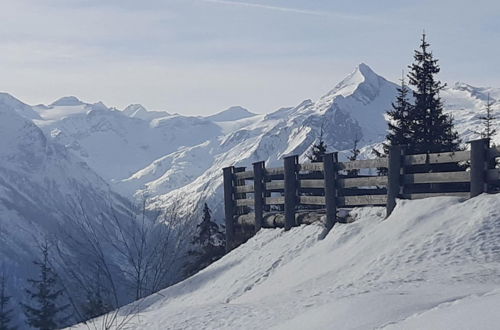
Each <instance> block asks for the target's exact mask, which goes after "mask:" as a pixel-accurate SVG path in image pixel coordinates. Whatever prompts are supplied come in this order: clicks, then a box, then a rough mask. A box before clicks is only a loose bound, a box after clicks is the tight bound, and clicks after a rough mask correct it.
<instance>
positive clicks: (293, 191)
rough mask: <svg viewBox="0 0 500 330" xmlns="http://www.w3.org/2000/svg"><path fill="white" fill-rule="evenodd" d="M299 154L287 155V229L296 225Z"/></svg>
mask: <svg viewBox="0 0 500 330" xmlns="http://www.w3.org/2000/svg"><path fill="white" fill-rule="evenodd" d="M297 164H298V156H288V157H285V175H284V178H285V230H290V228H292V227H294V226H296V221H295V209H296V206H297V187H298V184H297Z"/></svg>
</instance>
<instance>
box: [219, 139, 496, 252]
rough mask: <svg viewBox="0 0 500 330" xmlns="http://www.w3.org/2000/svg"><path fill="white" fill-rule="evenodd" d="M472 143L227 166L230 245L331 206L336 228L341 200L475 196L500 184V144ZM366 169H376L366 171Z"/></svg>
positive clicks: (344, 203) (329, 216)
mask: <svg viewBox="0 0 500 330" xmlns="http://www.w3.org/2000/svg"><path fill="white" fill-rule="evenodd" d="M470 146H471V148H470V149H471V150H470V151H457V152H446V153H435V154H421V155H405V154H404V148H403V147H401V146H392V147H391V148H390V150H389V153H388V157H386V158H376V159H368V160H355V161H350V162H339V161H338V158H337V153H329V154H326V155H325V156H324V159H323V162H318V163H306V164H299V162H298V156H289V157H285V158H284V166H283V167H278V168H266V167H265V163H264V162H262V161H261V162H256V163H254V164H253V167H252V169H246V168H244V167H233V166H232V167H227V168H224V169H223V174H224V205H225V208H224V210H225V220H226V241H227V249H228V250H231V249H233V248H234V247H236V246H237V245H239V244H241V243H242V242H243V241H244V240H246V239H247V238H248V237H250V236H251V235H253V234H254V233H255V232H257V231H258V230H260V229H261V228H262V227H275V226H280V227H284V228H285V229H286V230H288V229H290V228H292V227H294V226H297V225H299V224H300V223H307V222H308V221H310V219H307V217H304V216H303V215H300V214H303V213H307V212H310V213H311V212H316V213H321V214H325V215H326V223H325V225H326V227H327V228H328V229H330V228H331V227H332V226H333V225H334V224H335V222H336V221H337V210H338V208H349V207H356V206H369V205H370V206H385V207H386V210H387V216H389V215H390V214H391V212H392V211H393V209H394V207H395V206H396V199H397V198H407V199H420V198H427V197H434V196H459V197H464V198H469V197H475V196H477V195H479V194H481V193H484V192H492V191H493V190H494V189H498V187H499V186H500V171H499V169H498V168H495V165H496V158H498V157H500V148H498V147H496V148H495V147H493V148H490V146H489V140H488V139H481V140H476V141H472V142H470ZM366 169H372V170H371V172H372V173H373V172H375V170H377V171H376V172H377V174H376V175H373V174H372V175H367V174H363V173H365V172H366ZM381 169H383V170H381ZM382 173H383V175H380V174H382Z"/></svg>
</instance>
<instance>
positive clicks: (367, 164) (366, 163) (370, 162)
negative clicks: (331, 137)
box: [338, 158, 388, 170]
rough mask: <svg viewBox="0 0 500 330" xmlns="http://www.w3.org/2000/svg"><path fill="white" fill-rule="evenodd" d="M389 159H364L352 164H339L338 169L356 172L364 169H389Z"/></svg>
mask: <svg viewBox="0 0 500 330" xmlns="http://www.w3.org/2000/svg"><path fill="white" fill-rule="evenodd" d="M387 166H388V165H387V158H376V159H362V160H354V161H352V162H339V163H338V168H339V169H340V170H356V169H362V168H377V167H387Z"/></svg>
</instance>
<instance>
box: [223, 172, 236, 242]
mask: <svg viewBox="0 0 500 330" xmlns="http://www.w3.org/2000/svg"><path fill="white" fill-rule="evenodd" d="M222 171H223V173H224V215H225V224H226V252H229V251H231V250H232V249H233V246H234V243H235V242H234V214H235V212H234V211H235V204H234V188H233V176H234V166H231V167H226V168H224V169H223V170H222Z"/></svg>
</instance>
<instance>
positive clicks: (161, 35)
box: [0, 0, 500, 114]
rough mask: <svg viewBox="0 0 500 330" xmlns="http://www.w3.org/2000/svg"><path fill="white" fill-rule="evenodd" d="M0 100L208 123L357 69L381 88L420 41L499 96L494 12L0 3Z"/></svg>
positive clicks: (391, 5)
mask: <svg viewBox="0 0 500 330" xmlns="http://www.w3.org/2000/svg"><path fill="white" fill-rule="evenodd" d="M1 3H2V7H1V11H0V63H1V65H0V79H1V80H0V81H1V82H2V85H1V86H0V90H3V91H6V92H9V93H11V94H13V95H14V96H16V97H18V98H20V99H21V100H22V101H24V102H28V103H30V104H37V103H46V104H47V103H51V102H52V101H54V100H55V99H57V98H59V97H60V96H64V95H75V96H77V97H79V98H81V99H82V100H84V101H87V102H97V101H103V102H104V103H105V104H106V105H108V106H116V107H120V108H121V107H124V106H126V105H128V104H130V103H141V104H143V105H144V106H146V107H147V108H149V109H151V110H160V109H161V110H167V111H172V112H179V113H182V114H209V113H214V112H217V111H219V110H222V109H224V108H227V107H229V106H231V105H242V106H244V107H247V108H249V109H250V110H251V111H254V112H260V113H264V112H269V111H272V110H274V109H276V108H278V107H282V106H293V105H296V104H298V103H299V102H300V101H302V100H303V99H307V98H311V99H317V98H318V97H319V96H321V95H323V94H324V93H326V92H327V91H328V90H329V89H331V88H333V87H334V86H335V84H336V83H337V82H338V81H339V80H341V79H342V78H343V77H344V76H345V75H347V74H348V73H350V72H351V71H352V70H353V68H354V67H355V66H356V65H357V64H358V63H360V62H364V63H366V64H368V65H369V66H370V67H372V69H373V70H374V71H375V72H377V73H379V74H381V75H383V76H385V77H386V78H388V79H390V80H394V81H396V80H397V79H398V78H399V77H400V75H401V70H402V69H404V68H406V66H407V65H408V64H410V63H411V62H412V55H413V49H414V48H415V47H417V46H418V43H419V38H420V34H421V32H422V30H423V29H425V30H426V32H427V34H428V39H429V41H430V42H431V47H432V50H433V52H434V54H435V56H436V57H437V58H439V59H440V64H441V69H442V70H441V75H440V78H441V79H442V80H444V81H446V82H448V83H453V82H455V81H463V82H466V83H470V84H472V85H476V86H495V87H500V19H499V13H500V1H497V0H491V1H481V0H475V1H470V0H467V1H461V0H455V1H439V0H420V1H405V0H387V1H386V0H377V1H374V0H369V1H345V0H343V1H335V0H301V1H298V0H267V1H266V0H260V1H258V0H240V1H232V0H161V1H160V0H150V1H148V0H141V1H139V0H2V2H1Z"/></svg>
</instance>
